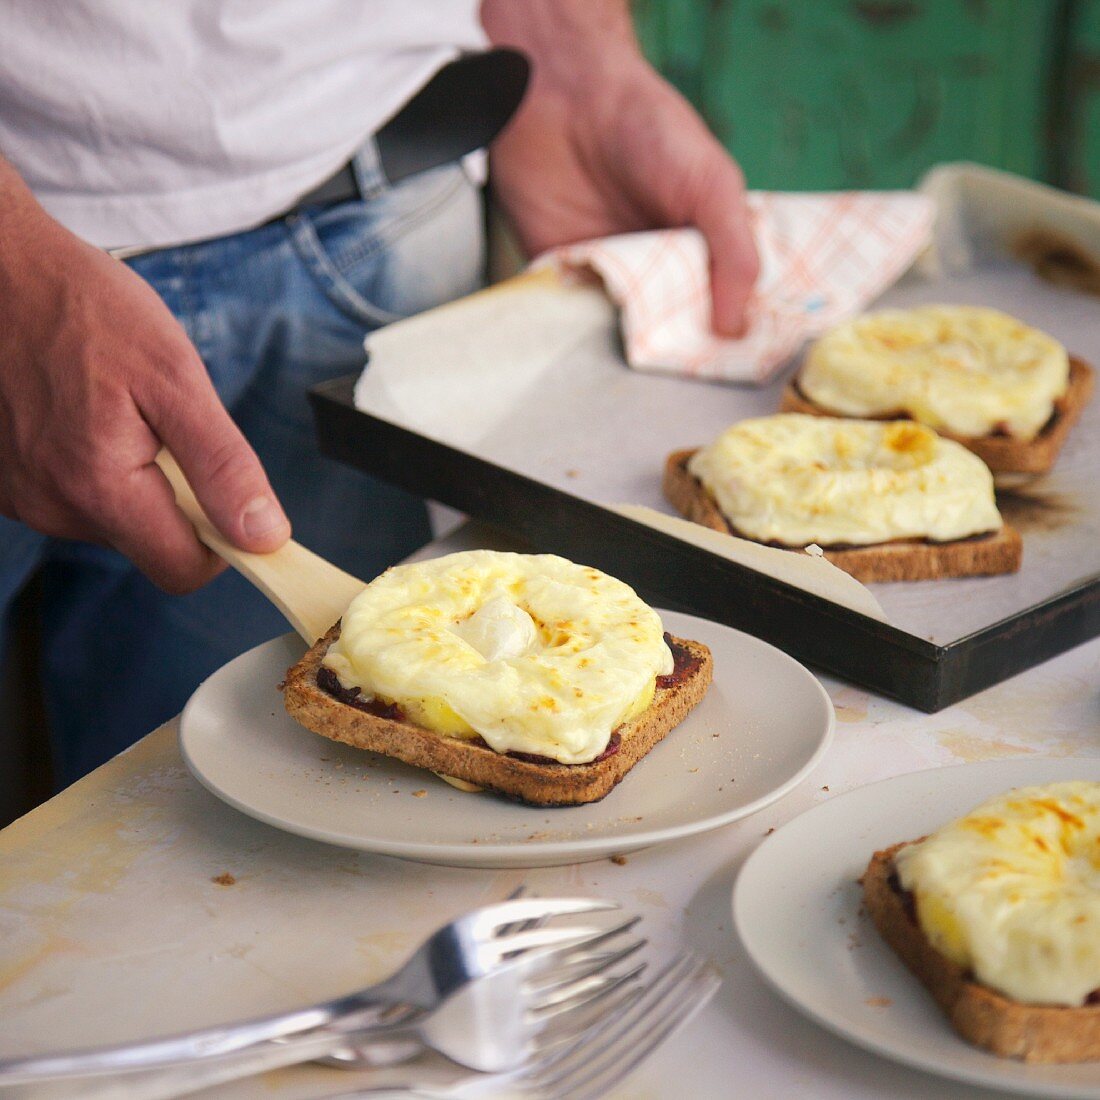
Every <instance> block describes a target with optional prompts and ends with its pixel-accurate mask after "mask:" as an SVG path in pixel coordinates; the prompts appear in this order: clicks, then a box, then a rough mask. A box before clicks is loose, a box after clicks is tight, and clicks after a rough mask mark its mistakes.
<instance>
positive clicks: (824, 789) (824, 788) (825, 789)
mask: <svg viewBox="0 0 1100 1100" xmlns="http://www.w3.org/2000/svg"><path fill="white" fill-rule="evenodd" d="M821 789H822V790H823V791H827V790H828V789H829V788H828V787H827V786H825V787H822V788H821Z"/></svg>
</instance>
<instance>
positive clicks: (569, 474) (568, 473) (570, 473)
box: [565, 470, 581, 477]
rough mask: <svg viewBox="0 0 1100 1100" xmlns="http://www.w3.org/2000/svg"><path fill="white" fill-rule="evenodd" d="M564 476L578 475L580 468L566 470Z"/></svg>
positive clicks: (579, 474)
mask: <svg viewBox="0 0 1100 1100" xmlns="http://www.w3.org/2000/svg"><path fill="white" fill-rule="evenodd" d="M565 476H566V477H580V476H581V472H580V470H566V471H565Z"/></svg>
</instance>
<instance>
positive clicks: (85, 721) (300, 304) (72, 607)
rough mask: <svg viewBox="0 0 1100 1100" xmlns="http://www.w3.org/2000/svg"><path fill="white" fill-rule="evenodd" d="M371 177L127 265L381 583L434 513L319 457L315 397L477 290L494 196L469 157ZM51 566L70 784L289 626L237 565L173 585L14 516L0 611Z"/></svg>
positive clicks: (315, 520) (45, 608)
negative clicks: (377, 350)
mask: <svg viewBox="0 0 1100 1100" xmlns="http://www.w3.org/2000/svg"><path fill="white" fill-rule="evenodd" d="M356 169H357V173H358V175H359V182H360V186H361V189H362V192H363V195H364V199H363V201H362V202H358V201H357V202H348V203H341V204H338V205H335V206H327V207H314V208H306V209H305V210H302V211H300V212H298V213H295V214H293V215H291V216H289V217H287V218H285V219H282V220H280V221H276V222H272V223H269V224H268V225H264V226H261V227H260V228H258V229H254V230H251V231H249V232H245V233H239V234H236V235H233V236H230V237H223V238H219V239H216V240H211V241H204V242H201V243H198V244H192V245H186V246H182V247H178V248H170V249H164V250H161V251H158V252H153V253H147V254H145V255H141V256H138V257H136V258H134V259H132V260H130V261H128V262H129V263H130V265H131V266H132V267H133V269H134V270H135V271H136V272H137V273H138V274H139V275H141V276H142V277H143V278H144V279H146V280H147V281H148V282H149V283H150V284H151V285H152V286H153V288H154V289H155V290H156V291H157V293H158V294H160V296H161V297H162V298H163V299H164V301H165V302H166V303H167V305H168V307H169V308H170V309H171V310H172V312H173V313H174V314H175V315H176V317H177V318H178V319H179V320H180V322H181V323H182V324H183V326H184V328H185V329H186V331H187V334H188V336H189V337H190V338H191V340H192V342H193V343H194V344H195V346H196V347H197V348H198V351H199V354H200V355H201V356H202V359H203V362H204V363H205V364H206V367H207V369H208V371H209V372H210V376H211V378H212V379H213V381H214V385H215V387H216V388H217V390H218V393H219V394H220V396H221V398H222V400H223V401H224V402H225V405H226V407H227V408H228V409H229V411H230V412H231V413H232V415H233V417H234V419H235V420H236V422H237V424H238V425H239V426H240V428H241V430H242V431H243V432H244V434H245V435H246V436H247V437H248V439H249V441H250V442H251V444H252V446H253V447H255V449H256V451H257V453H258V454H259V456H260V459H261V461H262V462H263V464H264V466H265V468H266V470H267V473H268V476H269V477H270V478H271V482H272V484H273V486H274V488H275V491H276V492H277V493H278V495H279V498H280V500H281V501H282V503H283V506H284V508H285V509H286V512H287V514H288V516H289V517H290V519H291V522H292V523H293V525H294V535H295V538H297V539H298V540H299V541H301V542H303V543H304V544H305V545H306V546H308V547H310V548H311V549H312V550H315V551H317V552H318V553H319V554H321V555H323V556H324V557H326V558H328V559H330V560H331V561H333V562H335V563H336V564H337V565H339V566H341V567H342V568H343V569H346V570H347V571H348V572H350V573H353V574H355V575H357V576H361V577H367V578H369V577H372V576H374V575H375V574H377V573H379V572H380V571H381V570H382V569H384V568H385V567H386V566H388V565H391V564H393V562H395V561H397V560H399V559H400V558H402V557H404V556H406V555H407V554H409V553H411V552H412V551H413V550H414V549H416V548H417V547H418V546H420V545H422V544H423V543H424V542H426V541H427V540H428V538H429V529H428V523H427V517H426V514H425V510H424V505H423V504H422V502H420V501H418V500H416V499H414V498H413V497H410V496H408V495H407V494H405V493H402V492H400V491H398V490H396V489H394V488H392V487H390V486H387V485H384V484H382V483H380V482H377V481H375V480H373V479H372V478H369V477H367V476H366V475H364V474H361V473H359V472H358V471H355V470H352V469H350V468H348V467H345V466H342V465H340V464H339V463H336V462H333V461H331V460H329V459H325V458H322V457H321V455H320V454H319V452H318V449H317V444H316V442H315V438H314V433H313V425H312V420H311V416H310V412H309V407H308V404H307V401H306V391H307V390H308V389H309V387H310V386H313V385H315V384H316V383H318V382H321V381H323V380H325V379H328V378H333V377H337V376H339V375H341V374H348V373H351V372H354V371H358V370H359V369H360V368H361V367H362V365H363V361H364V358H365V357H364V353H363V337H364V335H365V334H366V333H367V332H369V331H370V330H371V329H374V328H377V327H379V326H380V325H384V324H386V323H388V322H390V321H394V320H397V319H399V318H401V317H404V316H407V315H408V314H411V313H415V312H417V311H419V310H422V309H426V308H429V307H431V306H434V305H437V304H439V303H441V302H444V301H447V300H449V299H451V298H454V297H457V296H459V295H462V294H466V293H469V292H470V291H472V290H474V289H476V288H477V286H478V285H479V284H480V281H481V278H482V267H483V252H484V247H483V239H482V222H481V210H480V196H479V194H478V191H477V188H476V187H475V186H474V185H473V184H472V183H471V182H470V180H469V179H468V178H467V176H466V174H465V172H464V171H463V169H462V168H460V167H459V166H457V165H454V166H447V167H444V168H438V169H434V170H432V171H429V172H424V173H421V174H420V175H418V176H413V177H410V178H409V179H407V180H403V181H402V182H401V183H399V184H398V185H396V186H394V187H389V186H388V185H386V184H385V182H384V180H383V178H382V176H381V173H380V172H379V171H378V169H377V159H376V157H375V155H374V151H373V146H368V147H367V148H366V149H365V150H364V151H363V152H362V153H361V154H360V155H359V156H358V157H357V159H356ZM36 570H41V577H42V585H43V588H42V592H43V599H42V605H41V612H42V626H41V637H42V643H43V646H42V648H43V651H42V679H43V684H44V686H45V692H46V706H47V713H48V715H49V719H50V726H51V733H52V738H53V752H54V762H55V774H56V779H57V781H58V783H59V784H60V785H65V784H68V783H71V782H73V781H74V780H75V779H77V778H79V777H80V776H81V775H83V774H84V773H86V772H87V771H90V770H91V769H92V768H94V767H96V766H98V765H99V764H101V763H103V762H104V761H106V760H108V759H109V758H110V757H112V756H113V755H115V754H116V753H118V752H120V751H121V750H122V749H124V748H126V747H127V746H128V745H130V744H132V743H133V742H134V741H136V740H137V739H138V738H139V737H141V736H143V735H144V734H146V733H148V732H149V731H150V730H151V729H153V728H154V727H155V726H157V725H158V724H159V723H161V722H163V721H165V720H166V719H168V718H170V717H171V716H172V715H174V714H176V713H177V712H178V711H179V710H180V709H181V707H182V706H183V704H184V703H185V702H186V700H187V698H188V696H189V695H190V693H191V692H192V691H193V690H194V688H195V687H196V686H197V685H198V683H199V682H200V681H201V680H202V679H203V678H204V677H206V676H208V675H210V673H211V672H213V671H214V670H215V669H217V668H218V667H219V666H220V665H222V664H224V663H225V662H226V661H228V660H229V659H230V658H232V657H235V656H236V655H237V654H239V653H242V652H243V651H244V650H246V649H249V648H250V647H252V646H254V645H256V644H258V643H259V642H262V641H265V640H266V639H268V638H271V637H273V636H275V635H277V634H280V633H283V632H285V630H286V629H287V626H286V623H285V621H284V620H283V619H282V618H281V616H280V615H279V613H278V612H277V611H275V610H274V609H273V608H272V607H271V606H270V605H269V604H268V603H267V602H266V601H265V600H264V599H263V597H262V596H260V595H259V594H258V593H257V592H256V591H255V590H254V589H253V588H252V587H251V586H250V585H249V584H247V583H246V582H245V581H243V580H242V579H241V578H240V577H239V576H238V575H237V574H235V573H233V572H232V571H228V572H226V573H224V574H223V575H222V576H220V577H218V578H217V579H216V580H215V581H213V582H212V583H211V584H209V585H207V586H206V587H205V588H204V589H202V590H200V591H198V592H195V593H192V594H191V595H188V596H183V597H179V596H167V595H165V594H164V593H162V592H161V591H160V590H159V589H157V588H155V587H154V586H153V585H152V584H150V583H149V582H148V581H147V580H146V579H145V578H144V577H143V576H142V575H141V574H140V573H139V572H138V571H137V570H136V569H135V568H134V567H133V566H131V565H130V564H129V562H128V561H126V560H125V559H124V558H122V557H121V556H120V555H118V554H116V553H114V552H112V551H109V550H104V549H102V548H100V547H95V546H91V545H89V544H86V543H77V542H67V541H63V540H59V539H51V538H47V537H45V536H43V535H40V534H38V533H37V532H35V531H32V530H30V529H29V528H27V527H25V526H23V525H22V524H19V523H16V522H14V521H11V520H7V519H4V518H2V517H0V622H6V620H7V618H8V609H9V606H10V603H11V601H12V598H13V597H14V595H15V594H16V593H17V592H18V591H19V589H20V588H21V587H22V585H23V584H24V583H25V582H26V581H27V579H28V578H29V577H30V576H31V575H32V574H33V573H34V572H35V571H36ZM2 641H3V638H2V637H0V642H2Z"/></svg>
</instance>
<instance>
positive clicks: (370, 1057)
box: [323, 917, 646, 1072]
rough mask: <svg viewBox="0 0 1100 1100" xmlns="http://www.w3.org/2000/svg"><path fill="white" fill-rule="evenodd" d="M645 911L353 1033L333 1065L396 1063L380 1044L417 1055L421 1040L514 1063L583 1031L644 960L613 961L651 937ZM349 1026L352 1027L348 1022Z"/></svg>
mask: <svg viewBox="0 0 1100 1100" xmlns="http://www.w3.org/2000/svg"><path fill="white" fill-rule="evenodd" d="M639 919H640V918H639V917H630V918H627V919H625V920H622V921H620V922H618V923H616V924H614V925H612V926H610V927H609V928H607V929H605V930H604V931H603V932H601V933H598V934H596V935H593V936H591V937H589V938H587V939H585V940H584V941H582V942H581V943H580V944H575V945H568V946H564V947H558V948H553V949H551V950H549V951H545V952H533V953H530V954H529V955H528V956H526V957H525V958H523V959H521V960H519V961H518V963H517V964H515V965H512V966H504V967H501V968H500V969H499V970H498V971H495V972H494V973H493V974H491V975H489V976H487V977H486V978H485V979H483V980H481V981H478V982H471V983H470V984H469V985H466V986H463V988H462V989H460V990H458V991H457V992H455V993H454V994H452V995H451V996H450V997H448V998H447V999H446V1000H444V1001H443V1002H442V1004H440V1005H439V1006H438V1007H437V1008H436V1009H434V1010H433V1011H431V1012H427V1013H420V1014H419V1015H417V1016H415V1017H413V1018H412V1019H411V1022H410V1018H409V1017H408V1016H403V1017H401V1018H400V1019H398V1020H397V1021H396V1022H394V1023H392V1024H390V1025H388V1026H377V1025H376V1026H374V1027H372V1028H371V1029H370V1030H369V1031H368V1032H360V1033H359V1034H357V1035H354V1036H349V1037H348V1042H347V1043H346V1045H345V1046H343V1047H341V1048H338V1049H334V1050H333V1051H332V1052H331V1053H330V1054H329V1055H328V1056H327V1057H326V1058H324V1059H323V1061H324V1062H326V1063H327V1064H329V1065H338V1066H341V1067H342V1068H359V1067H362V1066H375V1065H379V1064H384V1063H385V1062H392V1061H393V1060H395V1059H394V1056H393V1054H392V1053H389V1052H386V1051H385V1049H384V1054H383V1057H381V1058H380V1057H379V1046H380V1044H383V1045H384V1048H385V1047H389V1048H391V1050H392V1048H393V1047H395V1046H396V1048H397V1053H398V1054H399V1055H400V1054H403V1055H404V1056H405V1057H411V1056H412V1055H413V1054H415V1053H416V1049H415V1048H413V1049H409V1048H408V1047H405V1048H404V1049H403V1050H402V1049H401V1046H400V1044H402V1043H409V1042H414V1043H416V1045H417V1047H423V1046H427V1047H429V1048H430V1049H432V1050H436V1051H438V1052H439V1053H441V1054H444V1055H446V1056H447V1057H449V1058H450V1059H451V1060H452V1061H454V1062H458V1063H459V1064H461V1065H465V1066H471V1067H473V1068H476V1069H479V1070H483V1071H496V1072H501V1071H504V1070H510V1069H515V1068H516V1067H518V1066H520V1065H522V1064H523V1063H524V1062H525V1061H527V1059H529V1058H530V1057H531V1055H532V1054H533V1053H534V1051H535V1049H536V1044H537V1043H541V1045H542V1046H546V1045H548V1044H549V1043H550V1042H552V1041H555V1040H556V1039H557V1038H558V1037H560V1036H565V1037H570V1036H575V1035H576V1034H577V1029H578V1026H579V1025H578V1023H577V1021H581V1022H583V1021H584V1020H585V1018H586V1016H590V1014H591V1013H592V1012H593V1011H598V1010H599V1006H600V1004H601V1002H602V1001H604V1000H605V999H606V998H608V997H610V996H612V995H613V994H614V993H615V992H616V991H617V990H619V989H621V988H622V987H623V986H625V985H627V984H629V983H630V982H631V981H633V980H634V979H635V978H637V976H638V975H639V974H640V973H641V971H642V970H643V969H644V967H645V964H644V963H642V964H640V965H638V966H635V967H634V968H633V969H629V970H625V971H624V970H619V971H616V970H615V969H614V968H615V967H617V966H618V965H619V964H620V963H624V962H626V961H627V960H628V959H629V958H630V957H631V956H632V955H634V954H636V953H637V952H638V951H639V950H640V949H641V948H642V947H644V946H645V943H646V941H645V940H644V939H642V938H639V937H636V936H632V935H630V933H631V932H632V930H633V929H634V927H635V925H636V924H637V923H638V921H639ZM341 1030H345V1029H341Z"/></svg>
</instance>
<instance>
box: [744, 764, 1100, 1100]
mask: <svg viewBox="0 0 1100 1100" xmlns="http://www.w3.org/2000/svg"><path fill="white" fill-rule="evenodd" d="M1060 779H1087V780H1094V781H1097V780H1100V760H1097V759H1072V758H1059V759H1044V758H1035V757H1027V758H1024V759H1015V760H993V761H987V762H983V763H980V764H962V765H959V766H957V767H947V768H936V769H934V770H932V771H922V772H910V773H909V774H907V775H899V776H895V777H894V778H892V779H886V780H883V781H882V782H879V783H872V784H871V785H870V786H867V787H860V788H858V789H856V790H854V791H849V792H848V793H847V794H843V795H838V796H837V797H835V798H832V799H830V800H829V801H828V802H823V803H821V804H820V805H818V806H815V807H814V808H813V809H812V810H809V811H807V812H806V813H804V814H802V815H801V816H800V817H797V818H795V819H794V820H793V821H791V822H789V823H788V824H786V825H784V826H783V827H782V828H780V829H778V830H777V831H776V832H775V833H773V834H772V835H771V836H770V837H768V839H767V840H765V841H764V842H763V843H762V844H761V845H760V846H759V847H758V848H757V849H756V851H755V852H753V854H752V855H751V856H750V857H749V859H748V860H747V861H746V863H745V866H744V867H743V868H742V870H741V874H740V875H739V876H738V879H737V884H736V886H735V887H734V891H733V919H734V924H735V926H736V928H737V931H738V933H739V935H740V937H741V941H742V943H743V944H744V945H745V950H746V951H747V952H748V954H749V957H750V958H751V959H752V961H753V962H754V963H755V964H756V967H757V968H758V969H759V971H760V972H761V974H763V975H764V977H765V978H766V979H767V980H768V981H769V982H770V983H771V984H772V985H773V986H774V987H775V988H776V989H777V990H778V991H779V992H780V993H781V994H782V995H783V996H784V997H785V998H786V999H787V1000H788V1001H790V1002H791V1004H793V1005H794V1006H795V1007H796V1008H799V1009H801V1010H802V1011H803V1012H805V1013H806V1014H807V1015H808V1016H809V1017H810V1018H811V1019H813V1020H815V1021H816V1022H817V1023H819V1024H823V1025H824V1026H825V1027H827V1028H829V1029H830V1030H831V1031H835V1032H836V1033H837V1034H838V1035H842V1036H843V1037H844V1038H845V1039H848V1040H850V1041H851V1042H853V1043H856V1044H857V1045H859V1046H861V1047H864V1048H866V1049H867V1050H871V1051H874V1052H875V1053H876V1054H882V1055H885V1056H886V1057H887V1058H893V1059H895V1060H896V1061H898V1062H904V1063H905V1064H906V1065H910V1066H916V1067H917V1068H918V1069H923V1070H928V1071H929V1072H931V1073H935V1074H939V1075H941V1076H944V1077H951V1078H954V1079H956V1080H960V1081H968V1082H970V1083H972V1084H978V1085H988V1086H992V1087H993V1088H997V1089H1001V1090H1003V1091H1008V1092H1025V1093H1039V1094H1041V1095H1043V1096H1058V1097H1088V1098H1090V1100H1100V1063H1097V1062H1085V1063H1079V1064H1077V1065H1025V1064H1024V1063H1023V1062H1016V1061H1012V1060H1011V1059H1007V1058H997V1057H996V1056H994V1055H992V1054H988V1053H986V1052H985V1051H982V1050H979V1049H977V1048H976V1047H972V1046H970V1044H969V1043H966V1042H964V1041H963V1040H962V1039H960V1038H959V1037H958V1036H957V1035H956V1034H955V1033H954V1031H952V1029H951V1027H950V1025H949V1024H948V1022H947V1018H946V1017H945V1016H944V1014H943V1013H942V1012H941V1011H940V1009H939V1008H938V1007H937V1005H936V1004H935V1002H934V1001H933V1000H932V998H931V996H929V994H928V993H927V992H926V991H925V989H924V986H922V985H921V984H920V982H918V981H917V979H916V978H914V977H913V976H912V975H911V974H910V973H909V971H908V970H906V968H905V967H904V965H903V964H902V963H901V961H900V960H899V959H898V958H897V957H896V956H895V955H894V953H893V951H891V949H890V948H889V947H887V946H886V944H885V943H884V942H883V941H882V940H881V939H880V937H879V935H878V932H877V931H876V930H875V927H874V925H873V924H872V923H871V921H870V918H868V917H867V916H866V914H864V913H863V912H862V910H861V905H860V901H861V892H860V888H859V886H858V884H857V881H856V880H857V879H858V878H859V876H860V875H861V874H863V872H864V870H865V869H866V867H867V863H868V861H869V860H870V858H871V855H872V854H873V853H874V852H875V851H876V850H877V849H880V848H887V847H889V846H890V845H891V844H896V843H897V842H898V841H901V840H912V839H915V838H916V837H919V836H923V835H924V834H925V833H928V832H930V831H931V830H932V829H935V828H936V827H938V826H939V825H942V824H944V823H945V822H947V821H950V820H951V819H952V818H956V817H960V816H961V815H963V814H965V813H967V812H968V811H970V810H972V809H973V808H974V807H975V806H977V805H978V804H979V803H980V802H983V801H984V800H985V799H987V798H990V797H991V796H993V795H995V794H1000V793H1001V792H1002V791H1007V790H1009V789H1010V788H1012V787H1022V786H1030V785H1031V784H1035V783H1052V782H1055V781H1057V780H1060ZM945 1095H947V1093H945Z"/></svg>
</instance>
